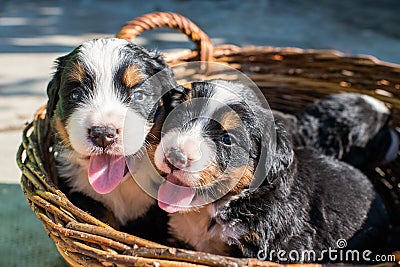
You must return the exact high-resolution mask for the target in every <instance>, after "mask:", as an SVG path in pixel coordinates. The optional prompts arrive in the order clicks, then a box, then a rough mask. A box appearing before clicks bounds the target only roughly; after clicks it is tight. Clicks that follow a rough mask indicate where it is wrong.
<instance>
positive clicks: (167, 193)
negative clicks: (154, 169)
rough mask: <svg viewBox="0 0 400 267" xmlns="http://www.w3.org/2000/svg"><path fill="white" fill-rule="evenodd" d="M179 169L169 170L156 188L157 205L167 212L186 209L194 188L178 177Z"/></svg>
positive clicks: (190, 201)
mask: <svg viewBox="0 0 400 267" xmlns="http://www.w3.org/2000/svg"><path fill="white" fill-rule="evenodd" d="M180 172H182V171H180V170H175V171H173V170H172V171H171V172H170V173H168V174H167V175H166V180H165V181H164V182H163V183H162V184H161V186H160V188H159V189H158V197H157V199H158V206H159V207H160V208H161V209H163V210H165V211H166V212H169V213H175V212H178V211H184V210H188V209H190V208H191V207H192V205H191V203H192V201H193V199H194V197H195V195H196V190H195V189H194V188H193V187H190V186H188V185H186V184H185V183H183V182H182V180H181V179H179V175H180Z"/></svg>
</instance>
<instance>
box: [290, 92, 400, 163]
mask: <svg viewBox="0 0 400 267" xmlns="http://www.w3.org/2000/svg"><path fill="white" fill-rule="evenodd" d="M298 118H299V120H300V130H301V131H303V132H304V134H305V138H306V139H307V140H311V142H313V143H312V145H314V146H315V147H316V148H318V149H319V150H320V151H321V152H323V153H324V154H326V155H329V156H335V157H336V158H339V159H343V160H344V161H346V162H348V163H350V164H352V165H353V166H356V167H358V168H361V169H364V168H366V167H368V166H369V167H372V166H377V165H381V164H385V163H388V162H390V161H392V160H394V159H395V158H396V157H397V154H398V146H399V142H398V136H397V134H396V132H395V131H394V130H393V129H391V127H390V111H389V109H388V108H387V107H386V106H385V104H384V103H383V102H380V101H379V100H377V99H375V98H373V97H370V96H367V95H362V94H354V93H342V94H332V95H329V96H327V97H325V98H323V99H321V100H319V101H317V102H315V103H314V104H312V105H310V106H308V107H307V108H306V109H305V110H304V111H303V112H301V113H300V114H299V116H298Z"/></svg>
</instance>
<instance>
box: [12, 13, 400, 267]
mask: <svg viewBox="0 0 400 267" xmlns="http://www.w3.org/2000/svg"><path fill="white" fill-rule="evenodd" d="M159 27H170V28H173V29H178V30H180V31H181V32H183V33H184V34H185V35H187V36H188V37H189V39H190V40H192V41H193V42H194V43H195V44H196V48H195V49H194V50H181V51H178V52H170V53H165V54H164V56H165V59H166V61H167V62H168V63H169V64H170V65H174V64H177V63H182V62H190V61H195V60H202V61H215V62H220V63H224V64H227V65H229V66H231V67H233V68H235V69H237V70H239V71H241V72H243V73H245V74H247V75H248V76H249V77H250V78H251V79H252V80H253V81H254V82H255V83H256V84H257V85H258V87H259V88H260V89H261V91H262V92H263V93H264V94H265V96H266V98H267V100H268V102H269V104H270V106H271V107H272V108H273V109H278V110H281V111H285V112H290V113H292V112H295V111H297V110H300V109H302V108H304V107H305V106H306V105H307V104H309V103H311V102H313V101H314V100H316V99H318V98H321V97H322V96H324V95H326V94H330V93H335V92H360V93H364V94H368V95H371V96H374V97H376V98H378V99H380V100H382V101H384V102H385V103H386V104H387V105H388V107H390V109H391V111H392V114H393V123H394V125H395V126H396V127H400V65H395V64H390V63H386V62H381V61H379V60H377V59H375V58H373V57H368V56H349V55H344V54H342V53H340V52H338V51H331V50H302V49H297V48H276V47H264V46H263V47H255V46H251V47H237V46H233V45H221V46H217V47H213V46H212V44H211V41H210V39H209V38H208V37H207V35H206V34H205V33H204V32H203V31H201V30H200V29H199V28H198V27H197V26H196V25H194V24H193V23H192V22H191V21H190V20H188V19H186V18H184V17H182V16H180V15H178V14H174V13H163V12H159V13H151V14H147V15H144V16H141V17H139V18H136V19H134V20H132V21H130V22H129V23H128V24H127V25H125V26H124V27H123V28H122V29H121V31H120V32H119V33H118V35H117V37H119V38H124V39H127V40H133V39H134V38H135V37H136V36H137V35H139V34H140V33H142V32H144V31H147V30H150V29H154V28H159ZM214 76H218V73H213V77H214ZM49 102H51V99H50V100H49ZM45 111H46V108H45V107H42V108H41V109H40V110H39V111H38V112H37V113H36V114H35V117H34V120H33V121H32V122H31V123H30V124H29V125H28V126H27V127H26V129H25V130H24V132H23V135H22V144H21V146H20V148H19V150H18V153H17V163H18V166H19V168H20V169H21V171H22V178H21V186H22V189H23V191H24V193H25V196H26V198H27V200H28V203H29V205H30V207H31V208H32V210H33V211H34V213H35V214H36V216H37V217H38V218H39V219H40V220H41V221H42V223H43V225H44V228H45V230H46V232H47V234H48V236H49V237H50V238H51V239H52V240H53V241H54V243H55V244H56V246H57V249H58V250H59V252H60V254H61V255H62V256H63V257H64V259H65V260H66V261H67V262H68V263H69V264H70V265H72V266H143V265H146V266H204V265H205V266H227V265H231V266H278V265H277V264H275V263H270V262H262V261H257V260H255V259H237V258H228V257H222V256H216V255H210V254H206V253H199V252H193V251H186V250H180V249H174V248H168V247H164V246H162V245H159V244H155V243H153V242H150V241H147V240H143V239H140V238H138V237H135V236H132V235H129V234H126V233H123V232H119V231H116V230H114V229H113V228H111V227H110V226H108V225H107V224H105V223H103V222H101V221H99V220H97V219H95V218H94V217H92V216H90V215H89V214H87V213H85V212H83V211H82V210H80V209H79V208H77V207H76V206H74V205H73V204H72V203H71V202H70V201H69V200H68V199H67V198H66V196H65V195H64V194H63V193H62V192H61V191H60V190H59V189H58V188H57V186H56V185H55V184H54V182H53V181H55V179H54V178H55V172H54V155H53V153H52V145H53V144H52V140H53V139H52V138H51V136H52V132H51V129H50V128H49V120H48V118H47V117H46V112H45ZM397 129H399V128H397ZM368 176H369V178H370V179H371V180H372V181H373V183H374V184H375V185H376V187H377V189H378V191H379V192H381V193H382V194H383V195H384V199H385V202H386V204H387V205H388V207H389V210H390V213H391V215H392V219H393V221H394V222H395V223H397V224H399V225H400V158H398V159H397V160H396V161H395V162H393V163H392V164H390V165H389V166H386V167H385V168H379V169H376V171H375V172H373V173H369V174H368ZM386 265H387V266H393V265H394V263H386ZM309 266H317V265H312V264H309ZM381 266H382V265H381Z"/></svg>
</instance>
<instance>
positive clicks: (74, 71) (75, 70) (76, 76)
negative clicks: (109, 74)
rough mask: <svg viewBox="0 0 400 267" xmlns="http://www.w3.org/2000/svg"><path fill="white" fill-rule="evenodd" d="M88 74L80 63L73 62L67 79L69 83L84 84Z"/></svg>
mask: <svg viewBox="0 0 400 267" xmlns="http://www.w3.org/2000/svg"><path fill="white" fill-rule="evenodd" d="M85 76H86V72H85V69H84V68H83V66H82V64H81V63H80V62H77V61H76V62H73V63H72V64H71V68H70V70H69V72H68V76H67V79H68V80H69V81H76V82H82V81H83V79H85Z"/></svg>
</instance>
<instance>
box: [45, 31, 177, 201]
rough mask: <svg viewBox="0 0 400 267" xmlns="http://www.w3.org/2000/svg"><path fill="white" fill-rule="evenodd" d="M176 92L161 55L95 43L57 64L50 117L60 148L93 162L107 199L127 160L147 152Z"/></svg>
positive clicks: (117, 42)
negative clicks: (153, 130)
mask: <svg viewBox="0 0 400 267" xmlns="http://www.w3.org/2000/svg"><path fill="white" fill-rule="evenodd" d="M171 89H172V91H170V90H171ZM178 90H179V87H178V86H177V85H176V83H175V81H174V78H173V75H172V72H171V70H170V69H169V68H168V67H167V65H166V64H165V62H164V61H163V60H162V58H161V56H160V55H159V54H158V53H155V52H149V51H147V50H146V49H144V48H142V47H139V46H136V45H134V44H132V43H129V42H127V41H125V40H121V39H115V38H105V39H95V40H92V41H89V42H86V43H83V44H82V45H80V46H79V47H77V48H76V49H75V50H74V51H72V52H71V53H70V54H68V55H66V56H64V57H61V58H59V59H58V61H57V71H56V73H55V74H54V77H53V79H52V81H51V82H50V83H49V85H48V89H47V91H48V96H49V103H48V110H47V112H48V117H51V120H52V126H53V128H54V129H55V131H56V134H57V137H58V139H59V141H60V143H61V144H62V145H63V146H65V147H67V148H69V149H70V150H73V151H75V152H77V153H78V154H79V155H81V156H82V158H84V157H86V158H88V159H89V181H90V182H91V184H92V186H93V188H94V189H95V190H96V191H97V192H98V193H108V192H110V191H112V190H113V189H114V188H115V187H116V186H117V185H118V184H119V182H120V181H121V180H122V178H123V177H124V174H126V172H127V169H126V166H125V165H126V163H125V159H124V156H126V155H134V154H135V153H137V152H138V151H139V150H140V149H141V148H142V147H143V145H144V143H145V139H146V136H147V134H148V133H149V132H150V129H151V128H152V126H153V124H154V123H155V122H156V121H157V119H158V118H159V117H160V116H159V115H160V113H162V112H163V111H164V112H165V111H166V110H168V109H170V107H167V106H164V103H170V102H171V101H170V98H171V97H174V94H176V93H179V91H178Z"/></svg>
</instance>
